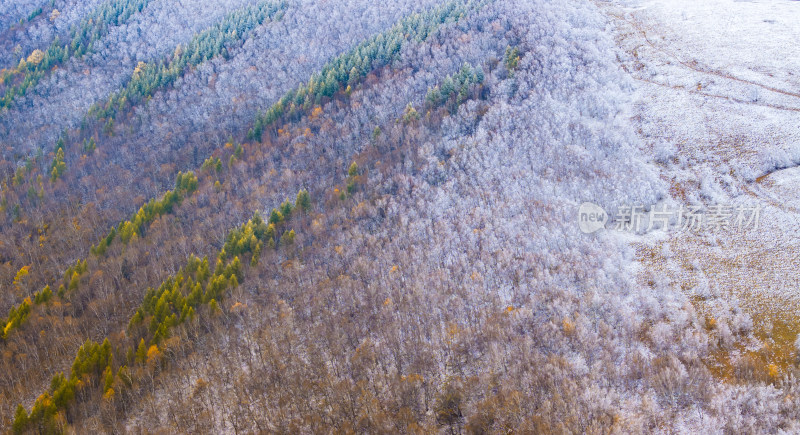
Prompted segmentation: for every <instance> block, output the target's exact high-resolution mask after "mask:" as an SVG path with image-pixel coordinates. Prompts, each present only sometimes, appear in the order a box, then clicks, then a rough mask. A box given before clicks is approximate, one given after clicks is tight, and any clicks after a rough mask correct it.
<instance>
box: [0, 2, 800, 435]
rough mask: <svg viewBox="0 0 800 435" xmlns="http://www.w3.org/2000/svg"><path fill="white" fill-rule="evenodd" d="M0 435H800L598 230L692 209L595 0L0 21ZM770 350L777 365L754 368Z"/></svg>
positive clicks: (786, 398)
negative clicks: (655, 207) (665, 161)
mask: <svg viewBox="0 0 800 435" xmlns="http://www.w3.org/2000/svg"><path fill="white" fill-rule="evenodd" d="M0 47H3V50H2V55H0V67H2V68H3V69H2V71H0V144H2V148H1V149H0V151H1V152H0V157H1V158H2V160H1V161H0V180H1V182H2V185H1V187H2V190H1V191H0V429H2V430H3V431H4V432H13V433H73V432H74V433H87V432H90V431H94V432H101V433H119V432H137V433H139V432H161V431H164V432H167V431H171V432H179V433H256V432H257V433H272V432H280V433H332V432H335V433H437V432H442V433H508V432H521V433H650V432H668V433H675V432H691V433H703V432H709V431H710V432H725V433H740V432H779V431H786V432H792V431H797V430H800V428H799V427H798V423H797V422H798V419H800V396H798V391H797V390H798V388H800V385H799V384H798V383H797V382H798V381H797V380H796V378H795V377H794V373H795V371H796V361H792V362H788V363H787V362H785V361H784V363H782V364H781V365H780V366H779V367H778V366H776V365H775V364H773V363H774V362H775V361H773V360H771V359H770V356H769V355H765V354H764V359H758V358H754V357H747V358H739V359H737V358H735V355H733V356H731V357H730V359H729V360H727V362H728V363H729V364H730V366H731V372H733V373H734V375H733V376H728V377H724V376H720V375H719V373H720V372H719V370H718V369H717V368H716V366H715V364H716V363H717V362H718V361H719V360H720V358H719V355H720V354H721V353H725V354H726V355H728V354H729V353H730V350H731V348H733V347H736V346H740V347H741V348H746V347H747V346H749V347H757V346H758V340H759V336H758V334H756V333H755V331H754V328H753V322H752V320H751V319H750V318H749V317H748V316H747V315H746V314H745V313H742V312H741V311H739V310H736V309H734V308H731V309H730V310H728V312H726V313H722V314H718V316H717V317H716V318H714V317H712V318H709V317H708V316H707V315H706V314H705V313H703V312H701V311H699V310H698V309H697V306H696V305H695V304H694V303H693V302H694V301H693V300H691V299H690V297H689V296H688V295H687V294H686V293H684V292H682V291H681V289H680V288H676V287H675V286H672V285H669V283H667V282H666V280H665V279H663V277H661V276H658V275H657V274H654V273H652V272H647V271H644V272H643V271H642V265H641V258H640V257H641V253H637V251H636V249H635V247H634V245H632V244H631V243H630V240H628V239H626V237H625V236H623V235H620V234H619V233H614V232H600V233H597V234H594V235H586V234H582V233H581V232H580V231H579V229H578V226H577V224H576V212H577V207H578V205H579V204H581V203H582V202H584V201H592V202H596V203H597V204H599V205H600V206H602V207H604V208H605V209H606V210H613V209H614V207H615V206H616V205H618V204H626V203H627V204H656V203H658V202H660V201H665V200H669V199H671V198H672V196H673V195H674V192H673V190H672V189H671V188H670V186H669V184H668V183H666V182H665V181H664V179H663V177H660V176H659V172H658V168H657V162H656V161H655V160H656V159H655V158H654V157H653V156H652V155H648V154H647V152H646V149H645V148H644V147H642V145H641V138H640V135H639V134H640V132H637V130H636V128H634V124H633V122H632V121H631V117H632V113H631V106H632V102H631V99H632V96H633V93H634V91H635V84H634V83H633V82H632V81H631V80H630V78H629V77H628V76H627V75H626V74H625V73H624V72H623V69H622V68H621V67H620V65H619V59H620V57H619V56H620V53H619V50H618V48H617V47H616V46H615V44H614V40H613V39H612V37H611V36H610V35H609V34H608V33H607V21H606V17H605V16H604V15H603V13H602V11H601V10H600V9H598V7H597V6H596V5H595V4H594V3H592V2H587V1H581V0H568V1H566V2H550V1H545V0H533V1H530V0H528V1H518V0H450V1H425V0H417V1H409V0H400V1H394V2H391V3H388V4H387V3H382V2H374V1H362V0H358V1H348V2H342V1H339V0H332V1H325V2H318V1H312V0H263V1H262V0H230V1H221V0H211V1H200V0H187V1H178V0H105V1H97V2H93V1H88V2H76V1H70V0H51V1H38V2H37V1H25V2H5V3H2V5H0ZM759 355H762V354H759Z"/></svg>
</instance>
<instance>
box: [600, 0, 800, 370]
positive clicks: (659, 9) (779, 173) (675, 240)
mask: <svg viewBox="0 0 800 435" xmlns="http://www.w3.org/2000/svg"><path fill="white" fill-rule="evenodd" d="M599 6H600V7H601V9H602V10H603V11H604V12H605V13H606V14H607V16H608V18H609V24H610V26H611V29H612V32H613V34H614V35H615V38H616V40H617V43H618V45H619V46H620V48H621V50H622V53H620V56H621V59H620V61H621V63H622V66H623V69H625V70H626V72H627V73H628V74H630V76H631V77H632V78H633V79H634V80H635V81H636V82H637V84H638V86H637V93H636V103H635V104H636V107H635V110H634V122H635V125H636V127H637V128H638V130H639V134H640V136H641V137H642V144H643V146H645V150H644V152H645V153H649V154H651V155H653V156H654V157H655V160H656V162H657V163H658V166H659V168H660V175H661V177H662V179H663V180H664V181H665V182H666V183H667V184H668V185H669V187H670V193H671V196H672V198H673V199H674V200H675V202H674V203H673V206H679V205H681V204H683V205H686V206H689V205H693V204H700V205H704V206H706V207H708V206H710V205H713V204H722V205H730V206H731V207H733V208H734V209H735V208H736V207H738V206H745V207H759V208H760V209H761V212H760V219H759V222H758V227H757V228H754V225H753V226H750V227H748V228H747V229H746V230H743V231H736V230H734V229H731V230H727V231H707V230H701V231H699V232H697V233H696V234H694V233H687V232H676V231H670V232H667V233H666V234H660V235H649V236H648V237H646V238H644V239H637V240H639V241H638V242H637V245H638V248H639V251H638V252H639V256H638V257H639V259H640V260H641V261H642V263H643V264H644V266H645V267H644V272H643V279H645V280H646V279H651V278H652V277H656V279H664V280H666V281H668V283H669V284H670V285H673V286H677V287H681V288H682V289H683V290H684V291H685V292H686V293H687V295H688V296H690V298H691V299H692V301H693V302H694V303H695V305H696V307H697V308H698V309H700V310H702V311H704V312H706V313H708V315H709V316H714V317H715V318H722V319H725V318H728V319H730V325H729V327H730V329H731V330H733V331H735V330H736V329H737V328H740V327H743V328H745V327H748V325H747V323H748V322H749V320H747V317H750V318H751V319H752V321H754V322H755V324H754V326H755V332H756V336H758V337H760V338H762V339H763V340H764V342H765V343H767V344H768V345H771V346H773V347H775V349H777V351H776V352H775V358H774V359H775V362H776V363H781V362H784V361H781V358H782V356H781V354H782V352H781V351H780V349H783V350H785V351H786V352H783V354H785V355H784V356H786V355H788V354H789V353H791V352H790V351H789V350H790V349H791V344H792V342H793V341H794V339H795V337H796V335H797V333H798V332H800V287H798V280H797V277H798V275H800V168H798V165H800V50H798V41H800V2H795V1H787V0H783V1H780V0H775V1H736V0H708V1H702V2H699V1H696V0H642V1H637V0H633V1H625V0H621V1H617V2H612V3H607V2H601V3H599ZM641 240H645V241H643V242H642V241H641ZM739 310H741V311H743V312H744V313H745V314H747V316H742V315H741V314H739V313H740V311H739ZM737 319H738V320H737Z"/></svg>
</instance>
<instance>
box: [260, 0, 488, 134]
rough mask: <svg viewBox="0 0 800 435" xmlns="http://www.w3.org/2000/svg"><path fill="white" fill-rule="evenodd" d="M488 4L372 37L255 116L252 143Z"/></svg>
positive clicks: (455, 8)
mask: <svg viewBox="0 0 800 435" xmlns="http://www.w3.org/2000/svg"><path fill="white" fill-rule="evenodd" d="M485 4H486V1H485V0H481V1H472V0H469V1H464V0H455V1H451V2H449V3H447V4H445V5H442V6H439V7H437V8H434V9H432V10H429V11H427V12H424V13H420V14H414V15H411V16H408V17H406V18H404V19H403V20H402V21H400V22H398V23H397V24H395V25H394V26H392V28H391V29H389V30H387V31H385V32H383V33H380V34H378V35H375V36H372V37H371V38H369V39H367V40H366V41H364V42H362V43H361V44H359V45H357V46H356V47H354V48H353V49H351V50H350V51H349V52H347V53H345V54H342V55H340V56H338V57H337V58H335V59H333V60H331V61H329V62H328V63H326V64H325V66H323V68H322V70H321V71H320V72H318V73H316V74H314V75H312V76H311V78H310V79H309V80H308V82H307V83H306V84H302V85H300V86H298V87H297V88H295V89H293V90H291V91H289V92H287V93H286V95H284V96H283V97H282V98H281V99H280V100H279V101H278V102H276V103H275V104H273V105H272V106H271V107H270V108H269V109H267V110H266V111H264V112H263V113H260V114H258V115H257V116H256V120H255V123H254V125H253V128H251V129H250V131H249V132H248V134H247V137H248V138H249V139H250V140H260V139H261V136H262V134H263V132H264V128H265V127H268V126H270V125H273V123H274V122H275V121H276V120H278V119H280V118H281V117H282V116H283V115H284V114H287V115H289V116H291V115H294V114H296V113H298V112H299V111H301V110H307V109H309V108H310V107H312V106H314V105H319V104H320V103H321V101H322V98H324V97H327V98H330V97H332V96H333V95H334V94H335V93H336V92H337V91H339V90H341V89H344V90H347V89H348V88H352V86H354V85H355V84H357V83H359V82H361V81H362V80H363V79H364V78H365V77H366V76H367V74H369V73H370V72H371V71H374V70H377V69H379V68H381V67H384V66H387V65H391V63H392V62H394V61H395V60H397V59H399V57H400V53H401V49H402V48H403V46H404V44H406V43H409V42H417V43H418V42H423V41H425V40H426V39H427V38H428V37H429V36H430V35H432V34H433V33H434V32H435V31H436V30H437V29H438V28H439V27H440V26H441V25H443V24H445V23H449V22H454V21H457V20H459V19H460V18H461V17H463V16H464V15H466V14H467V13H468V12H469V11H472V10H475V9H477V8H480V7H482V6H484V5H485Z"/></svg>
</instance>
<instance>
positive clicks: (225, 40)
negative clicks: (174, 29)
mask: <svg viewBox="0 0 800 435" xmlns="http://www.w3.org/2000/svg"><path fill="white" fill-rule="evenodd" d="M285 8H286V2H284V1H280V2H272V1H262V2H259V3H258V4H256V5H252V6H247V7H244V8H241V9H238V10H236V11H234V12H232V13H231V14H229V15H228V16H227V17H225V18H223V19H222V20H221V21H220V22H219V23H217V24H215V25H214V26H212V27H211V28H209V29H206V30H204V31H202V32H200V33H199V34H197V35H196V36H195V37H194V38H192V40H191V41H190V42H189V43H188V44H186V45H185V46H184V45H179V46H178V47H177V48H176V49H175V52H174V54H173V55H172V56H171V58H167V59H162V60H161V61H159V62H158V63H152V64H140V65H139V66H138V67H137V68H136V70H134V73H133V75H132V76H131V79H130V81H129V82H128V83H127V85H125V87H124V88H123V89H122V90H121V91H119V92H117V93H114V94H112V95H111V96H110V97H109V98H108V99H107V100H106V101H105V103H98V104H95V105H94V106H93V107H92V108H91V109H90V110H89V116H94V117H97V118H108V120H109V122H111V120H113V119H114V118H115V117H116V116H117V115H118V114H119V113H120V112H121V111H122V110H123V109H124V108H125V107H126V104H130V105H135V104H138V103H139V102H141V101H142V100H144V99H146V98H147V97H149V96H152V95H153V93H154V92H155V91H156V90H158V89H161V88H165V87H167V86H170V85H171V84H173V83H174V82H175V81H176V80H177V79H178V78H179V77H181V76H182V75H183V74H184V73H185V72H186V71H187V70H188V69H190V68H193V67H196V66H198V65H200V64H201V63H203V62H205V61H207V60H210V59H212V58H214V57H217V56H226V55H227V53H228V51H229V50H230V49H232V48H234V47H237V46H240V45H241V44H243V43H244V40H245V39H246V37H247V35H248V34H249V33H250V32H251V31H252V30H253V29H255V28H256V27H258V26H259V25H261V24H262V23H264V22H265V21H266V20H267V19H280V18H281V16H282V12H283V11H284V10H285Z"/></svg>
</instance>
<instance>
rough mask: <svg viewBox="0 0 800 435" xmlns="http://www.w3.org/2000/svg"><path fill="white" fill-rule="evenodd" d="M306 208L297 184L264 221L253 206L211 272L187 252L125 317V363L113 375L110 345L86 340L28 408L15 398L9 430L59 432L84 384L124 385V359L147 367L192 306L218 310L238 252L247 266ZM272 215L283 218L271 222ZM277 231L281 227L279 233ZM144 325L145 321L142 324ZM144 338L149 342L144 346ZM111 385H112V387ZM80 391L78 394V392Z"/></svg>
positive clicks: (106, 390)
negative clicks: (247, 260) (66, 371)
mask: <svg viewBox="0 0 800 435" xmlns="http://www.w3.org/2000/svg"><path fill="white" fill-rule="evenodd" d="M310 210H311V199H310V197H309V194H308V191H306V190H301V191H300V192H299V193H298V194H297V198H296V200H295V203H294V204H292V203H291V202H289V201H288V200H287V201H285V202H284V203H283V204H281V206H280V207H278V208H275V209H273V210H272V212H271V213H270V216H271V218H270V223H267V222H264V220H263V219H262V218H261V215H260V214H259V213H258V212H256V213H255V214H254V215H253V217H252V218H251V219H250V220H248V221H247V222H246V223H245V224H244V225H242V226H241V227H239V228H236V229H234V230H232V231H231V232H230V233H229V234H228V237H227V239H226V242H225V244H224V246H223V247H222V249H221V250H220V252H219V254H218V255H217V260H216V265H215V267H214V270H213V273H212V271H211V269H210V267H209V261H208V257H204V258H203V259H202V260H201V259H199V258H198V257H196V256H195V255H191V256H190V257H189V258H188V259H187V262H186V265H185V266H184V267H183V268H182V269H181V270H179V271H178V272H177V273H176V274H175V275H174V276H171V277H169V278H167V279H166V280H164V281H163V282H162V284H161V285H160V286H159V287H158V289H153V288H149V289H148V290H147V292H146V294H145V296H144V299H143V301H142V304H141V305H140V306H139V308H138V309H137V310H136V312H135V313H134V314H133V316H132V317H131V319H130V322H129V323H128V334H129V335H130V336H131V337H132V338H133V342H134V343H135V342H136V338H139V340H138V346H136V347H135V348H134V347H128V349H127V351H124V347H125V346H124V345H123V346H122V347H123V349H120V353H118V355H125V363H126V364H122V365H120V366H119V367H118V368H117V370H116V375H114V373H115V372H114V370H113V366H114V364H113V361H114V358H113V352H112V346H111V344H110V342H109V340H108V338H106V339H105V340H104V341H103V343H102V344H98V343H96V342H93V341H92V340H87V341H86V343H84V345H83V346H81V348H80V349H79V350H78V354H77V355H76V357H75V360H74V362H73V364H72V369H71V372H70V375H69V377H68V378H67V377H65V376H64V375H63V374H62V373H58V374H56V375H55V376H54V377H53V379H52V381H51V383H50V388H49V389H48V391H47V392H45V393H43V394H42V395H40V396H39V397H38V398H37V399H36V401H35V402H34V405H33V407H32V408H31V412H30V413H28V412H27V411H26V410H25V407H23V406H22V405H21V404H20V405H19V406H18V407H17V410H16V413H15V416H14V422H13V425H12V430H13V432H14V433H24V432H27V431H34V432H45V433H60V432H61V431H63V424H64V422H65V418H64V413H65V412H66V411H67V410H68V409H69V407H70V405H71V404H72V403H73V402H74V401H75V400H76V397H78V396H80V397H87V396H88V395H89V394H90V393H91V390H89V389H90V388H98V387H102V389H101V390H100V392H101V393H102V395H103V396H104V397H110V396H113V395H114V394H116V391H117V390H121V389H123V388H130V387H131V385H132V381H131V377H130V375H129V374H128V365H139V366H144V365H148V366H149V367H150V368H151V369H152V368H153V367H152V366H153V365H154V364H152V363H153V362H154V360H156V359H157V358H158V356H159V355H160V350H159V345H160V344H161V343H162V341H163V340H164V339H166V338H168V337H169V334H170V330H171V329H172V328H174V327H175V326H178V325H180V324H182V323H184V322H186V321H187V320H192V319H193V318H194V317H195V315H196V314H195V310H196V309H199V307H200V306H205V307H206V311H208V312H209V313H215V312H218V311H219V310H220V307H219V303H218V301H220V300H221V299H222V298H223V297H224V296H225V294H226V290H228V289H232V288H236V287H238V286H239V283H240V282H241V281H242V280H243V279H244V277H245V275H244V270H243V266H242V262H241V260H240V258H239V257H240V256H250V258H251V260H250V264H251V266H255V265H256V264H257V262H258V256H259V254H260V251H261V249H262V246H263V244H264V243H266V244H267V245H268V246H277V242H276V240H280V243H281V244H283V245H290V244H291V243H293V241H294V237H295V232H294V230H289V231H286V230H284V229H283V228H282V227H283V224H284V223H285V222H286V219H287V216H290V215H291V214H292V212H295V211H297V212H299V213H307V212H308V211H310ZM272 216H275V217H276V219H277V218H278V216H280V217H283V220H278V221H275V222H271V221H272V220H273V219H272ZM279 233H282V234H281V235H280V237H279V236H278V234H279ZM145 325H147V326H146V327H145ZM148 343H149V346H148ZM115 388H116V390H115ZM78 393H81V394H78Z"/></svg>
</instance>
